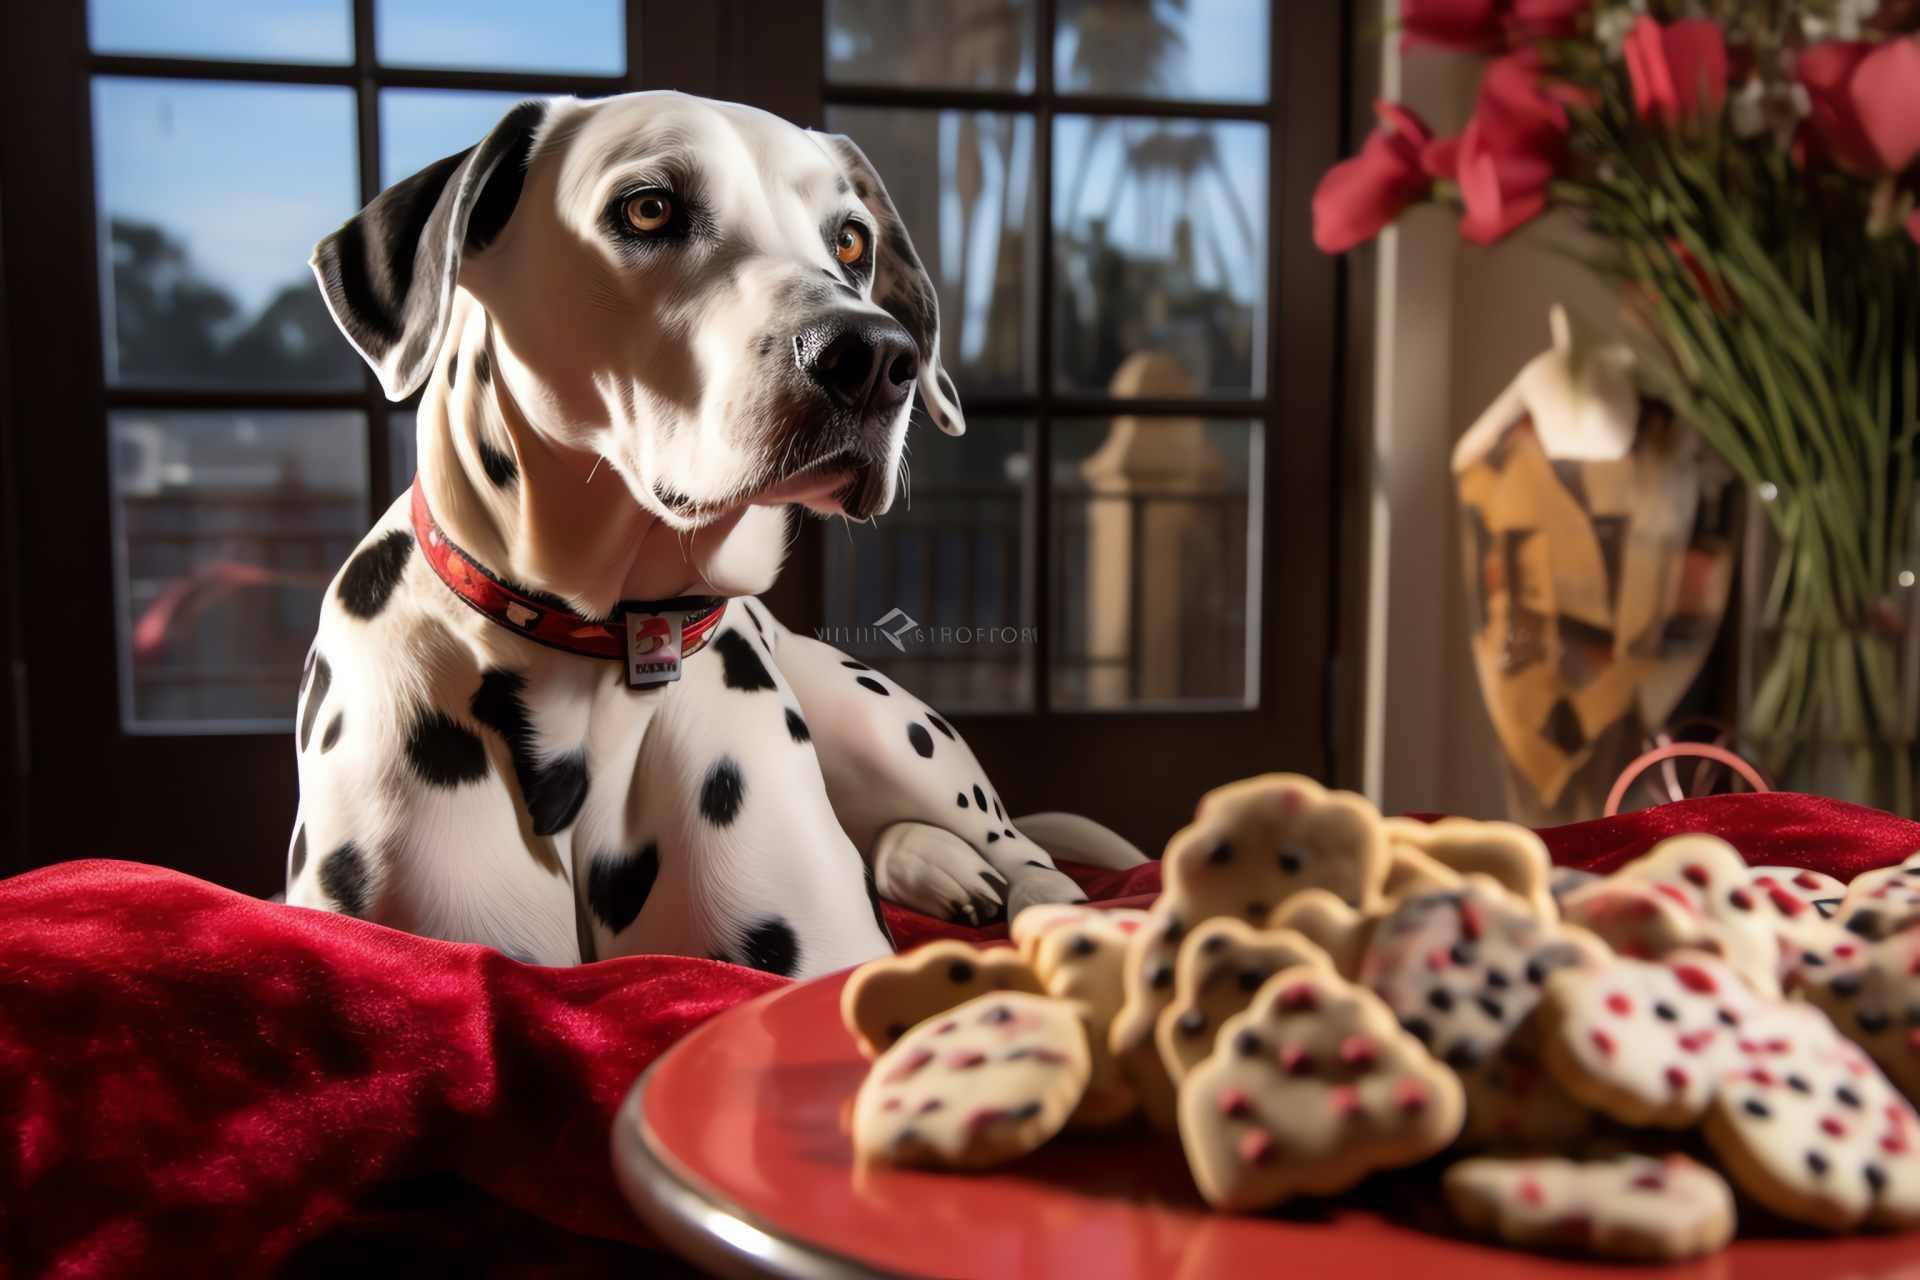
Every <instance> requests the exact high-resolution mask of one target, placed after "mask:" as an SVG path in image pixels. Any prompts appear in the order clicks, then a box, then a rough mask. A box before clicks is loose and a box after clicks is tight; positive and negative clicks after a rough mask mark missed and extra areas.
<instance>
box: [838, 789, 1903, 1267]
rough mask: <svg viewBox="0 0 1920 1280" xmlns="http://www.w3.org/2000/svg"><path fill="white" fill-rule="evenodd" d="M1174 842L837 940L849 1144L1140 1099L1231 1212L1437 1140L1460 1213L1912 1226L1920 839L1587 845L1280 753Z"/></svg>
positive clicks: (1693, 1236)
mask: <svg viewBox="0 0 1920 1280" xmlns="http://www.w3.org/2000/svg"><path fill="white" fill-rule="evenodd" d="M1162 876H1163V883H1164V886H1165V887H1164V891H1163V892H1162V894H1161V896H1160V897H1159V899H1158V900H1157V901H1156V902H1155V903H1154V904H1153V906H1152V908H1151V909H1150V910H1147V911H1129V910H1110V911H1103V910H1099V909H1097V908H1093V907H1089V906H1084V905H1080V906H1047V907H1033V908H1029V909H1028V910H1026V911H1024V912H1022V913H1021V914H1020V915H1019V916H1018V917H1017V918H1016V919H1015V920H1014V922H1013V925H1012V928H1011V933H1012V938H1013V942H1014V944H1015V946H1014V949H1007V948H996V949H989V950H977V949H975V948H973V947H970V946H967V945H965V944H963V943H959V942H939V943H935V944H933V945H930V946H927V947H923V948H921V949H919V950H917V951H914V952H912V953H910V954H907V955H904V956H896V957H890V958H887V959H884V960H878V961H874V962H873V963H871V964H868V965H865V966H862V967H861V968H860V969H859V970H857V971H856V972H855V973H854V975H853V976H852V978H851V979H850V980H849V981H848V983H847V985H846V988H845V991H844V994H843V997H842V1004H841V1012H842V1016H843V1018H844V1020H845V1021H846V1024H847V1026H848V1028H849V1030H851V1031H852V1032H853V1034H854V1036H855V1038H856V1039H857V1041H858V1042H859V1045H860V1049H861V1051H862V1052H863V1053H864V1054H866V1055H867V1056H868V1057H871V1058H873V1059H874V1063H873V1067H872V1069H871V1071H870V1073H869V1075H868V1077H867V1080H866V1083H865V1084H864V1085H863V1086H862V1088H861V1090H860V1093H859V1096H858V1098H857V1099H856V1101H855V1105H854V1111H853V1139H854V1147H855V1150H856V1152H857V1153H858V1155H859V1158H860V1159H861V1160H863V1161H866V1162H873V1163H887V1164H900V1165H931V1166H938V1167H952V1168H978V1167H983V1166H987V1165H992V1164H996V1163H999V1162H1001V1161H1004V1160H1008V1159H1012V1158H1014V1157H1016V1156H1019V1155H1022V1154H1025V1153H1026V1152H1029V1151H1032V1150H1033V1149H1035V1148H1036V1147H1038V1146H1039V1145H1041V1144H1042V1143H1044V1142H1046V1141H1047V1140H1049V1139H1050V1138H1052V1137H1053V1136H1054V1135H1056V1134H1058V1133H1060V1132H1061V1131H1063V1130H1066V1131H1081V1132H1113V1131H1115V1130H1117V1129H1119V1128H1121V1127H1123V1126H1125V1125H1128V1124H1131V1123H1135V1122H1136V1117H1144V1120H1145V1122H1146V1123H1148V1124H1150V1125H1152V1126H1153V1127H1155V1128H1157V1129H1159V1130H1161V1131H1163V1132H1166V1133H1170V1134H1177V1135H1178V1137H1179V1140H1180V1143H1181V1147H1182V1149H1183V1150H1184V1152H1185V1155H1186V1159H1187V1164H1188V1167H1189V1169H1190V1171H1191V1172H1192V1175H1193V1179H1194V1182H1195V1183H1196V1184H1197V1185H1198V1187H1199V1189H1200V1191H1201V1194H1202V1195H1204V1196H1205V1197H1206V1199H1207V1201H1208V1203H1210V1204H1212V1205H1214V1206H1215V1207H1216V1208H1220V1209H1224V1210H1231V1211H1240V1210H1258V1209H1263V1208H1267V1207H1270V1206H1273V1205H1278V1204H1280V1203H1282V1202H1284V1201H1286V1200H1288V1199H1290V1198H1292V1197H1294V1196H1328V1195H1334V1194H1337V1193H1339V1192H1342V1191H1345V1190H1347V1189H1348V1188H1350V1187H1352V1186H1354V1185H1355V1184H1357V1183H1358V1182H1360V1181H1361V1180H1362V1179H1363V1178H1365V1177H1367V1176H1368V1175H1369V1174H1371V1173H1374V1172H1376V1171H1379V1170H1387V1169H1397V1168H1405V1167H1407V1166H1411V1165H1415V1164H1420V1163H1422V1162H1425V1161H1429V1160H1435V1161H1436V1162H1438V1158H1441V1157H1445V1158H1446V1159H1447V1160H1449V1161H1451V1163H1450V1164H1449V1165H1448V1167H1447V1168H1446V1171H1445V1174H1444V1175H1443V1177H1442V1179H1441V1185H1442V1189H1443V1191H1444V1193H1445V1198H1446V1200H1447V1202H1448V1204H1449V1205H1450V1206H1451V1207H1452V1209H1453V1211H1454V1213H1455V1214H1456V1215H1457V1217H1458V1218H1459V1220H1460V1222H1461V1223H1462V1224H1463V1226H1465V1227H1466V1228H1468V1229H1469V1230H1474V1231H1483V1232H1487V1233H1489V1234H1494V1235H1498V1236H1500V1237H1502V1238H1504V1239H1506V1240H1508V1241H1510V1242H1513V1243H1515V1244H1519V1245H1523V1246H1546V1247H1556V1248H1576V1249H1582V1250H1585V1251H1589V1252H1593V1253H1597V1254H1605V1255H1611V1256H1621V1257H1636V1258H1678V1257H1688V1256H1694V1255H1697V1254H1702V1253H1708V1252H1712V1251H1713V1250H1715V1249H1718V1248H1720V1247H1721V1246H1723V1245H1724V1244H1725V1243H1726V1242H1727V1241H1728V1240H1729V1239H1730V1238H1731V1237H1732V1235H1733V1231H1734V1222H1735V1208H1734V1205H1735V1195H1734V1191H1735V1189H1737V1191H1738V1192H1739V1193H1741V1194H1742V1195H1744V1196H1745V1197H1747V1198H1748V1199H1749V1200H1750V1201H1751V1202H1753V1203H1754V1204H1756V1205H1758V1206H1761V1207H1763V1208H1764V1209H1765V1210H1766V1211H1769V1212H1771V1213H1773V1214H1776V1215H1778V1216H1780V1217H1782V1218H1785V1219H1788V1220H1791V1221H1793V1222H1797V1223H1804V1224H1808V1225H1811V1226H1814V1227H1818V1228H1823V1229H1827V1230H1833V1231H1844V1230H1850V1229H1853V1228H1856V1227H1861V1226H1871V1227H1882V1228H1895V1229H1899V1228H1906V1227H1912V1226H1920V1118H1916V1116H1915V1113H1914V1109H1913V1104H1912V1099H1915V1098H1920V854H1916V855H1915V856H1914V857H1913V858H1910V859H1908V861H1907V862H1906V863H1903V864H1902V865H1901V866H1899V867H1893V868H1888V869H1887V870H1884V871H1876V872H1871V873H1869V874H1867V875H1863V876H1860V877H1859V878H1857V879H1856V880H1855V881H1854V882H1853V883H1852V884H1851V885H1843V884H1841V883H1840V882H1839V881H1837V880H1833V879H1832V878H1830V877H1827V876H1823V875H1819V874H1817V873H1814V872H1809V871H1802V870H1799V869H1796V868H1783V867H1757V868H1749V867H1748V866H1747V864H1746V862H1745V860H1744V859H1742V858H1741V857H1740V855H1739V854H1738V853H1737V852H1736V851H1735V850H1734V849H1733V848H1732V847H1731V846H1730V845H1728V844H1726V843H1725V842H1724V841H1721V840H1719V839H1717V838H1715V837H1712V836H1704V835H1687V836H1677V837H1674V838H1672V839H1669V840H1667V841H1665V842H1663V843H1662V844H1659V845H1657V846H1655V847H1654V848H1653V849H1652V850H1651V851H1649V852H1648V853H1647V854H1645V855H1644V856H1642V857H1640V858H1638V859H1636V860H1634V861H1632V862H1630V863H1628V864H1627V865H1626V866H1624V867H1622V868H1620V869H1619V870H1618V871H1617V872H1615V873H1614V874H1613V875H1611V876H1607V877H1604V878H1603V877H1599V876H1594V875H1589V874H1585V873H1581V872H1570V871H1559V872H1556V871H1555V870H1554V869H1553V867H1552V865H1551V863H1550V861H1549V859H1548V856H1547V851H1546V847H1545V846H1544V845H1543V844H1542V843H1541V841H1540V839H1539V837H1538V836H1536V835H1534V834H1533V833H1532V832H1530V831H1528V830H1526V829H1525V828H1522V827H1516V826H1512V825H1510V824H1506V823H1485V822H1471V821H1466V820H1463V819H1452V818H1450V819H1446V820H1443V821H1440V822H1437V823H1433V824H1426V823H1421V822H1413V821H1408V820H1404V819H1382V818H1381V817H1380V816H1379V814H1378V813H1377V812H1375V810H1374V809H1373V807H1372V806H1371V805H1370V804H1368V802H1367V801H1366V800H1365V799H1363V798H1361V797H1359V796H1356V795H1352V794H1350V793H1345V792H1337V791H1328V790H1326V789H1324V788H1322V787H1321V786H1319V785H1318V784H1317V783H1315V782H1313V781H1312V780H1311V779H1307V778H1303V777H1296V776H1293V775H1288V774H1274V775H1269V776H1266V777H1262V778H1255V779H1251V780H1249V781H1246V782H1240V783H1235V784H1233V785H1231V786H1228V787H1223V788H1221V789H1220V790H1217V791H1214V792H1212V793H1210V794H1209V795H1208V796H1207V797H1206V798H1205V799H1203V800H1202V801H1201V804H1200V807H1199V810H1198V812H1197V814H1196V817H1195V821H1194V824H1193V825H1192V826H1190V827H1188V828H1187V829H1186V830H1184V831H1182V832H1180V834H1178V835H1177V836H1175V837H1174V838H1173V840H1172V841H1171V842H1170V843H1169V845H1168V847H1167V850H1166V853H1165V856H1164V859H1163V871H1162ZM1903 1093H1904V1096H1903ZM1689 1153H1691V1154H1689ZM1696 1157H1697V1158H1696ZM1716 1168H1717V1169H1718V1170H1719V1172H1716V1171H1715V1170H1716ZM1723 1174H1724V1176H1725V1179H1730V1180H1731V1182H1732V1184H1733V1186H1732V1188H1730V1187H1729V1186H1728V1184H1727V1181H1725V1180H1723V1177H1722V1175H1723Z"/></svg>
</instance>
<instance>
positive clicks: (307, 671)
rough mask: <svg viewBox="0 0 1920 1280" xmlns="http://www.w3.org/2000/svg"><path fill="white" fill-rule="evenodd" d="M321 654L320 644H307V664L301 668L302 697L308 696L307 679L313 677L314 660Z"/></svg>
mask: <svg viewBox="0 0 1920 1280" xmlns="http://www.w3.org/2000/svg"><path fill="white" fill-rule="evenodd" d="M319 656H320V646H319V645H318V644H311V645H308V646H307V661H306V665H304V666H302V667H301V668H300V694H301V696H302V697H304V696H306V692H307V681H309V680H311V679H312V678H313V660H314V659H315V658H317V657H319Z"/></svg>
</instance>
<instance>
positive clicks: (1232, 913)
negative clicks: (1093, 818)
mask: <svg viewBox="0 0 1920 1280" xmlns="http://www.w3.org/2000/svg"><path fill="white" fill-rule="evenodd" d="M1387 867H1388V853H1387V845H1386V839H1385V837H1384V836H1383V835H1382V834H1381V830H1380V815H1379V813H1378V811H1376V810H1375V809H1374V807H1373V806H1372V805H1371V804H1370V803H1368V801H1367V800H1366V798H1365V797H1363V796H1358V795H1354V794H1353V793H1352V792H1348V791H1328V790H1327V789H1326V788H1325V787H1322V786H1321V785H1320V784H1319V783H1317V782H1315V781H1313V779H1311V778H1304V777H1300V776H1298V775H1296V774H1289V773H1274V774H1267V775H1265V776H1263V777H1259V778H1250V779H1248V780H1246V781H1244V782H1235V783H1231V784H1229V785H1228V786H1224V787H1220V788H1218V789H1216V790H1214V791H1210V792H1208V793H1207V794H1206V795H1205V796H1203V797H1202V798H1201V800H1200V804H1199V807H1198V808H1197V810H1196V811H1195V814H1194V820H1193V824H1192V825H1191V826H1189V827H1186V828H1185V829H1183V830H1181V831H1180V832H1178V833H1177V834H1175V836H1174V837H1173V839H1172V840H1170V841H1168V842H1167V848H1166V852H1165V853H1164V854H1163V855H1162V857H1161V877H1162V882H1163V884H1164V886H1165V887H1164V889H1163V890H1162V892H1161V894H1160V897H1159V899H1158V901H1156V902H1155V903H1154V905H1153V910H1152V913H1151V914H1152V919H1151V920H1150V921H1149V922H1148V923H1146V924H1145V925H1142V926H1141V929H1140V932H1139V933H1138V934H1137V935H1136V937H1135V942H1134V946H1133V947H1132V949H1131V950H1130V951H1129V953H1128V956H1127V967H1126V975H1125V983H1124V991H1125V999H1124V1003H1123V1006H1122V1008H1121V1010H1120V1013H1119V1016H1117V1017H1116V1018H1115V1019H1114V1021H1113V1028H1112V1033H1111V1037H1110V1040H1109V1043H1110V1045H1111V1047H1112V1049H1113V1052H1114V1056H1115V1057H1117V1058H1118V1059H1120V1061H1121V1062H1122V1064H1123V1065H1124V1067H1125V1070H1126V1072H1127V1075H1128V1077H1129V1079H1131V1080H1132V1081H1133V1082H1134V1085H1135V1087H1136V1089H1137V1090H1138V1091H1139V1093H1140V1100H1141V1106H1142V1109H1143V1110H1145V1111H1146V1113H1147V1116H1148V1118H1149V1119H1150V1120H1152V1121H1153V1122H1154V1124H1155V1125H1156V1127H1158V1128H1160V1129H1162V1130H1163V1131H1168V1132H1170V1131H1171V1129H1172V1125H1173V1108H1172V1102H1173V1093H1172V1086H1171V1083H1170V1081H1168V1080H1167V1078H1166V1075H1165V1068H1164V1066H1163V1065H1162V1064H1161V1062H1160V1051H1159V1049H1158V1047H1157V1046H1156V1045H1155V1043H1154V1028H1155V1027H1156V1026H1157V1024H1158V1022H1159V1019H1160V1011H1161V1010H1162V1009H1164V1008H1166V1007H1167V1005H1168V1004H1169V1003H1170V1002H1171V1001H1172V999H1173V974H1174V962H1175V960H1176V958H1177V957H1178V954H1179V949H1180V942H1181V940H1182V939H1183V938H1185V937H1186V935H1187V933H1188V931H1189V930H1191V929H1193V928H1194V927H1195V926H1197V925H1199V924H1200V923H1201V922H1203V921H1206V920H1211V919H1213V918H1215V917H1217V916H1229V917H1232V918H1234V919H1239V920H1244V921H1246V922H1247V923H1249V924H1253V925H1261V924H1264V923H1266V920H1267V915H1268V913H1269V912H1270V911H1271V910H1272V909H1273V908H1274V907H1275V906H1276V905H1278V904H1279V903H1280V902H1282V901H1284V900H1285V899H1287V898H1288V897H1290V896H1291V895H1293V894H1295V893H1298V892H1300V891H1301V890H1303V889H1308V888H1314V887H1318V888H1321V889H1324V890H1326V891H1327V892H1329V893H1332V894H1333V895H1334V896H1335V897H1337V898H1339V899H1340V900H1341V901H1344V902H1348V903H1352V904H1356V905H1365V906H1368V907H1373V906H1375V905H1376V904H1378V902H1379V901H1380V886H1381V885H1382V883H1384V881H1385V880H1386V875H1387Z"/></svg>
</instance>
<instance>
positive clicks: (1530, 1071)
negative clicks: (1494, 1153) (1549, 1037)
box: [1456, 1018, 1594, 1151]
mask: <svg viewBox="0 0 1920 1280" xmlns="http://www.w3.org/2000/svg"><path fill="white" fill-rule="evenodd" d="M1456 1074H1457V1075H1459V1077H1460V1087H1461V1088H1462V1089H1463V1090H1464V1091H1465V1093H1466V1100H1467V1118H1466V1123H1465V1124H1463V1125H1462V1126H1461V1129H1460V1140H1459V1146H1460V1148H1461V1149H1462V1150H1469V1151H1479V1150H1484V1149H1487V1148H1496V1149H1499V1150H1502V1151H1556V1150H1564V1149H1566V1148H1567V1147H1568V1146H1569V1145H1570V1144H1572V1143H1575V1142H1578V1141H1581V1140H1582V1139H1584V1138H1586V1137H1587V1135H1588V1134H1589V1133H1591V1132H1592V1130H1593V1127H1594V1112H1593V1109H1592V1108H1590V1107H1588V1106H1585V1105H1584V1104H1582V1103H1581V1102H1579V1101H1578V1100H1576V1099H1575V1098H1574V1096H1573V1095H1572V1094H1570V1093H1568V1092H1567V1090H1566V1087H1565V1086H1564V1085H1562V1084H1561V1083H1560V1081H1559V1080H1558V1079H1556V1078H1555V1077H1554V1074H1553V1073H1552V1072H1551V1071H1548V1070H1547V1067H1546V1064H1545V1063H1544V1062H1542V1061H1541V1058H1540V1036H1539V1024H1538V1021H1537V1019H1531V1018H1530V1019H1528V1020H1527V1021H1525V1022H1523V1023H1521V1024H1520V1025H1519V1026H1518V1027H1516V1028H1515V1029H1514V1034H1513V1035H1511V1036H1509V1037H1508V1038H1507V1040H1506V1042H1505V1043H1503V1044H1501V1045H1500V1046H1499V1047H1498V1048H1496V1049H1494V1050H1493V1052H1492V1053H1489V1054H1488V1055H1487V1056H1486V1057H1485V1058H1484V1059H1482V1060H1481V1061H1480V1062H1479V1063H1478V1064H1477V1065H1475V1066H1472V1067H1469V1068H1467V1069H1466V1070H1464V1071H1458V1072H1456Z"/></svg>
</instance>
